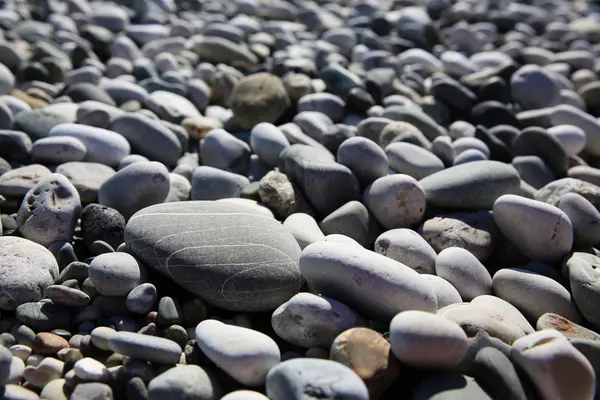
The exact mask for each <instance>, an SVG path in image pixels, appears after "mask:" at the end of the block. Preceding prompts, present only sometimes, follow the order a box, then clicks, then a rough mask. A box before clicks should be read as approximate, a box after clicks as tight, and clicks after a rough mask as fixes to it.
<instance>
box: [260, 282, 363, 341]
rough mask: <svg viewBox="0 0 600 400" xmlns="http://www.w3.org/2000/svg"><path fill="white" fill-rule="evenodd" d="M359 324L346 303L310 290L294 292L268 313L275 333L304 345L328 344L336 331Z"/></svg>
mask: <svg viewBox="0 0 600 400" xmlns="http://www.w3.org/2000/svg"><path fill="white" fill-rule="evenodd" d="M363 324H364V321H363V320H362V318H361V317H360V316H359V315H357V314H356V313H354V311H352V310H351V309H350V308H348V307H347V306H346V305H344V304H342V303H340V302H338V301H336V300H333V299H330V298H327V297H323V296H317V295H314V294H311V293H298V294H297V295H295V296H294V297H292V298H291V299H290V300H288V301H287V302H285V303H283V304H282V305H281V306H279V307H278V308H277V309H276V310H275V311H274V312H273V315H272V316H271V325H272V327H273V330H274V331H275V333H276V334H277V335H278V336H279V337H281V338H282V339H284V340H286V341H287V342H290V343H292V344H294V345H297V346H301V347H305V348H311V347H325V348H327V347H330V346H331V343H332V342H333V340H334V339H335V338H336V336H338V335H339V334H340V333H342V332H344V331H346V330H348V329H351V328H354V327H357V326H360V325H363Z"/></svg>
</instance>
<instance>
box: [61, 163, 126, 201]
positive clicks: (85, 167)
mask: <svg viewBox="0 0 600 400" xmlns="http://www.w3.org/2000/svg"><path fill="white" fill-rule="evenodd" d="M56 172H57V173H59V174H63V175H64V176H66V177H67V179H68V180H69V181H71V183H72V184H73V186H75V188H76V189H77V192H78V193H79V197H80V198H81V202H82V203H83V204H89V203H93V202H95V201H97V199H98V191H99V190H100V187H101V186H102V184H104V182H106V181H107V180H108V179H109V178H111V177H112V176H113V175H114V174H115V170H114V169H112V168H111V167H109V166H108V165H104V164H100V163H90V162H78V161H73V162H68V163H64V164H61V165H59V166H58V167H57V168H56Z"/></svg>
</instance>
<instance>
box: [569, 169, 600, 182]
mask: <svg viewBox="0 0 600 400" xmlns="http://www.w3.org/2000/svg"><path fill="white" fill-rule="evenodd" d="M567 174H568V175H569V178H574V179H578V180H581V181H585V182H589V183H592V184H594V185H596V186H598V185H600V169H597V168H593V167H590V166H587V165H578V166H576V167H571V168H569V171H568V172H567Z"/></svg>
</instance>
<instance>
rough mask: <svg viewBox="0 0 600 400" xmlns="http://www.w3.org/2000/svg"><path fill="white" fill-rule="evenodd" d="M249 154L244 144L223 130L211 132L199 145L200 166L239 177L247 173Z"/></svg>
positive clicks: (249, 151)
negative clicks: (220, 170)
mask: <svg viewBox="0 0 600 400" xmlns="http://www.w3.org/2000/svg"><path fill="white" fill-rule="evenodd" d="M253 131H254V130H253ZM251 136H252V135H251ZM250 153H251V150H250V146H248V144H247V143H246V142H244V141H242V140H240V139H238V138H237V137H235V136H233V135H232V134H230V133H229V132H227V131H226V130H224V129H213V130H211V131H210V132H208V133H207V134H206V135H205V136H204V139H203V140H202V142H201V145H200V158H201V159H202V164H204V165H206V166H209V167H214V168H218V169H222V170H224V171H229V172H233V173H236V174H241V175H247V174H248V172H249V169H250Z"/></svg>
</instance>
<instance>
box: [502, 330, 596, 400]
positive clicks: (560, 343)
mask: <svg viewBox="0 0 600 400" xmlns="http://www.w3.org/2000/svg"><path fill="white" fill-rule="evenodd" d="M511 359H513V361H514V362H515V364H517V365H518V366H519V367H521V368H522V369H523V370H524V371H525V373H526V374H527V376H528V377H529V378H530V379H531V381H532V382H533V384H534V385H535V387H536V389H537V390H538V392H539V393H540V394H541V395H542V396H544V398H548V399H568V398H582V399H591V398H593V397H594V392H595V386H596V384H595V374H594V370H593V368H592V365H591V364H590V362H589V361H588V360H587V359H586V358H585V356H584V355H583V354H581V353H580V352H579V351H577V350H576V349H575V347H573V345H571V344H570V343H569V341H568V340H567V338H565V337H564V336H563V335H562V334H561V333H560V332H558V331H556V330H553V329H548V330H543V331H539V332H535V333H532V334H531V335H528V336H526V337H523V338H521V339H519V340H517V341H516V342H515V343H514V344H513V347H512V350H511ZM561 371H569V377H568V379H565V378H566V377H565V376H564V374H563V373H562V372H561Z"/></svg>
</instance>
